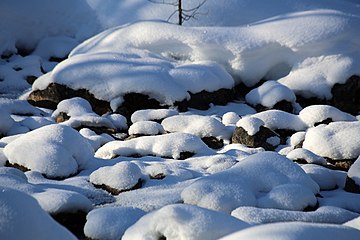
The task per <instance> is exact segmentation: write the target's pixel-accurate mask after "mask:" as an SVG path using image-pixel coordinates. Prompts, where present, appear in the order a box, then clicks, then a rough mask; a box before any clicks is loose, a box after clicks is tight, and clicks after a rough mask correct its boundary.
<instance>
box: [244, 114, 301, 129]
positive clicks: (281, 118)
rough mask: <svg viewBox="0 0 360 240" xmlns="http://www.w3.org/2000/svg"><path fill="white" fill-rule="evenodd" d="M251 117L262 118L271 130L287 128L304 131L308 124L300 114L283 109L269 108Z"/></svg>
mask: <svg viewBox="0 0 360 240" xmlns="http://www.w3.org/2000/svg"><path fill="white" fill-rule="evenodd" d="M251 117H254V118H258V119H260V120H262V121H263V122H264V123H265V127H267V128H270V129H271V130H276V129H286V130H294V131H303V130H305V129H307V126H306V125H305V123H304V122H303V121H302V120H301V119H300V118H299V116H298V115H295V114H291V113H288V112H284V111H281V110H267V111H263V112H259V113H256V114H253V115H252V116H251Z"/></svg>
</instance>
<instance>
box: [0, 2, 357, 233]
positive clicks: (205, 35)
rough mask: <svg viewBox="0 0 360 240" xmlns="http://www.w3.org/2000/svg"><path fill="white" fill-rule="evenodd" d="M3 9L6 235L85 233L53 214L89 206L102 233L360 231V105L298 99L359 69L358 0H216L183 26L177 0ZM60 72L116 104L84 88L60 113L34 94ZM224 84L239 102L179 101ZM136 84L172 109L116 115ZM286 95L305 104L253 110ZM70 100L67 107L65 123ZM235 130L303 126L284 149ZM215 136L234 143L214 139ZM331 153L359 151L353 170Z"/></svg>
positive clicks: (327, 90)
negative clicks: (96, 105) (104, 104)
mask: <svg viewBox="0 0 360 240" xmlns="http://www.w3.org/2000/svg"><path fill="white" fill-rule="evenodd" d="M199 2H200V0H197V1H183V7H184V8H185V9H191V8H193V7H195V6H196V5H197V4H198V3H199ZM0 9H1V10H2V11H0V19H1V21H0V29H1V30H0V96H1V98H0V195H1V197H0V202H1V203H0V206H1V207H0V212H1V211H2V212H1V213H0V215H1V216H2V218H1V220H0V238H1V239H3V238H4V239H28V238H31V239H49V238H51V239H75V236H73V235H72V234H71V233H70V232H68V231H67V230H66V229H65V228H64V227H61V226H60V225H59V224H58V223H56V222H55V221H53V220H52V219H51V218H50V217H49V214H61V213H65V214H66V213H72V214H73V213H76V212H84V213H88V214H87V222H86V224H85V227H84V233H85V235H86V237H88V238H92V239H120V238H121V237H122V235H123V234H125V236H124V239H142V238H143V239H147V238H150V239H151V238H152V237H153V238H155V239H159V238H164V237H166V238H168V239H170V238H171V239H172V238H174V239H218V238H221V237H226V235H229V234H231V233H233V232H236V233H234V235H232V236H231V235H230V236H228V238H230V239H231V238H233V239H240V238H241V239H246V238H248V239H256V238H259V239H359V238H360V236H359V231H358V230H357V229H359V228H360V227H359V217H358V216H359V214H360V208H359V201H360V199H359V196H360V195H359V194H355V193H350V192H346V191H345V190H344V187H345V182H346V180H347V178H348V177H349V178H352V179H353V180H354V181H355V182H356V183H359V182H360V181H359V179H358V177H359V171H360V170H359V167H358V165H359V164H358V162H359V160H358V159H359V155H360V152H359V143H360V139H359V137H358V136H360V134H359V133H360V132H359V129H360V126H359V120H360V116H352V115H351V114H348V113H346V112H342V111H341V110H339V109H337V108H335V107H332V106H330V105H313V106H307V107H305V108H304V109H301V107H300V105H299V104H298V103H297V102H296V97H295V95H296V96H297V97H299V95H300V96H302V97H316V98H320V99H328V100H330V99H331V97H332V92H331V89H332V87H333V86H334V85H335V84H342V83H345V81H346V80H347V79H348V78H349V77H350V76H352V75H360V72H359V69H360V64H359V62H360V58H359V56H360V54H359V49H360V45H359V42H360V33H359V31H358V26H359V25H360V15H359V10H360V4H359V3H358V2H357V1H355V0H346V1H344V0H318V1H313V0H292V1H289V0H253V1H248V0H223V1H216V0H207V1H206V2H205V3H204V5H203V6H201V8H200V9H199V12H198V13H199V14H198V15H196V19H190V21H185V22H184V25H183V26H178V25H175V24H172V23H176V14H175V15H174V16H173V17H171V18H170V19H169V20H168V22H170V23H167V22H166V21H165V20H166V19H168V17H169V16H170V14H172V13H173V11H174V10H176V7H175V6H172V5H164V4H154V3H151V2H150V1H147V0H123V1H117V0H108V1H106V3H105V2H104V1H100V0H73V1H70V0H63V1H55V2H51V3H49V2H48V1H45V0H33V1H31V2H29V1H26V0H16V1H10V0H3V1H1V2H0ZM29 13H31V14H29ZM63 59H65V60H64V61H62V60H63ZM58 62H60V63H58ZM37 77H40V78H38V79H37V80H36V81H35V83H34V84H33V86H32V89H29V88H30V87H31V85H32V84H31V83H32V81H33V80H34V79H35V78H37ZM52 82H56V83H60V84H65V85H67V86H69V87H71V88H74V89H80V88H81V89H85V90H88V91H89V92H90V93H92V94H93V95H94V96H95V97H96V98H98V99H102V100H106V101H108V102H109V103H110V106H111V108H112V110H113V112H109V113H106V114H104V115H102V116H100V115H98V114H96V113H94V112H93V110H92V107H91V105H90V104H89V102H87V101H86V100H84V99H81V98H72V99H66V100H64V101H62V102H60V103H59V105H58V106H57V109H56V110H55V111H53V110H50V109H42V108H39V107H34V106H32V105H30V104H29V103H28V102H27V101H26V98H27V96H28V95H29V94H30V91H34V90H36V89H44V88H45V87H46V86H48V84H50V83H52ZM243 85H245V88H244V87H243ZM235 86H236V88H233V87H235ZM219 89H227V91H229V94H230V95H232V94H236V100H234V101H232V102H229V103H228V104H226V105H224V106H215V105H213V104H212V103H210V104H209V109H207V110H197V109H189V111H186V112H181V113H179V110H182V109H181V108H179V110H178V109H176V106H177V104H178V101H183V100H189V99H190V97H191V96H193V94H195V93H200V92H202V91H207V92H213V91H217V90H219ZM128 93H142V94H145V95H148V96H149V97H150V98H152V99H156V100H158V101H159V102H160V105H162V106H161V107H163V108H164V109H144V110H139V111H136V112H135V113H133V114H132V116H131V122H130V121H129V119H126V118H125V117H124V116H122V115H120V114H118V113H117V112H116V111H115V110H117V109H119V108H118V107H120V106H121V105H122V103H123V101H124V96H125V95H126V94H128ZM246 93H247V94H246ZM20 95H21V96H20ZM239 95H241V96H239ZM19 96H20V97H19ZM18 97H19V99H15V98H18ZM230 97H232V96H230ZM10 98H14V99H10ZM193 100H194V99H193ZM282 100H286V101H289V102H290V103H291V104H292V106H293V108H294V111H293V114H291V113H286V112H284V111H280V110H268V111H264V112H260V113H256V111H255V109H254V108H253V107H255V106H256V105H258V104H261V105H263V106H265V107H266V108H271V107H273V106H274V104H276V103H277V102H279V101H282ZM298 100H299V103H302V102H301V98H298ZM324 102H325V101H324ZM328 102H331V101H328ZM128 103H129V102H128ZM130 104H132V103H130ZM248 104H249V105H251V106H253V107H251V106H249V105H248ZM185 105H186V104H185ZM165 108H168V109H165ZM60 112H63V113H66V114H67V115H68V116H69V117H70V119H69V120H67V121H64V122H63V123H56V122H55V121H54V119H55V118H56V117H57V116H58V115H59V113H60ZM329 121H332V123H330V124H328V122H329ZM160 122H162V125H161V124H160ZM319 123H325V124H326V125H325V124H323V125H319V126H316V127H315V125H318V124H319ZM128 124H129V126H128ZM131 124H132V125H131ZM69 126H71V127H69ZM236 126H238V127H239V126H241V127H243V128H244V129H245V130H246V131H247V132H248V133H249V134H250V135H253V134H255V133H256V132H258V130H259V128H260V126H264V127H267V128H270V129H271V130H274V131H276V130H278V129H279V130H289V131H288V132H289V135H290V134H292V136H291V137H290V138H287V141H286V144H285V145H280V146H278V147H277V148H276V150H275V151H276V152H279V153H281V154H283V155H284V156H281V155H279V154H277V153H275V152H264V149H262V148H248V147H246V146H244V145H241V144H232V143H231V140H230V137H231V134H232V133H233V132H234V131H235V128H236ZM97 127H100V128H97ZM103 127H105V128H111V130H112V131H114V132H115V133H113V134H112V135H108V134H105V133H101V131H102V130H103V129H102V128H103ZM128 127H129V128H128ZM72 128H76V129H80V128H81V129H80V130H79V132H77V131H75V130H74V129H72ZM93 130H96V133H95V132H94V131H93ZM167 131H169V132H173V133H166V132H167ZM97 133H98V134H97ZM127 133H129V134H137V135H152V134H163V135H158V136H143V137H138V138H135V139H130V138H131V137H130V138H127V137H128V134H127ZM204 136H215V137H217V138H220V139H221V140H224V141H223V143H224V147H223V148H221V149H219V150H217V151H215V150H212V149H210V148H208V147H207V146H206V145H205V144H204V142H202V141H201V139H200V138H201V137H204ZM115 139H117V141H115ZM119 139H122V141H119ZM283 140H285V139H283ZM304 140H305V141H304ZM303 141H304V143H303V144H301V143H302V142H303ZM267 142H268V143H271V144H274V145H278V144H279V138H277V137H275V138H269V139H267ZM301 145H303V146H302V147H303V148H299V147H301ZM94 151H96V154H94ZM192 154H194V155H193V156H191V155H192ZM94 155H95V156H94ZM285 156H286V157H285ZM110 158H111V160H109V159H110ZM183 158H186V159H185V160H181V161H179V159H183ZM325 158H332V159H334V160H343V159H345V160H355V159H357V161H356V162H355V163H354V164H353V165H352V166H351V167H350V169H349V171H348V172H346V171H338V170H331V168H333V166H328V163H326V161H325V160H324V159H325ZM298 159H303V160H305V161H307V162H308V164H304V165H302V164H299V163H296V162H293V161H292V160H298ZM8 164H18V165H22V166H24V167H26V168H28V169H29V171H27V172H26V173H23V172H22V171H20V170H18V169H16V168H14V167H5V166H8ZM326 167H330V168H326ZM49 178H55V179H49ZM139 180H140V181H141V188H138V189H133V190H130V188H132V187H133V186H134V185H135V184H137V183H140V182H139ZM94 185H100V186H101V185H107V186H109V187H110V188H116V189H118V190H129V191H125V192H121V193H120V194H119V195H115V196H114V195H111V194H109V193H108V192H107V191H105V190H103V189H100V188H97V187H98V186H94ZM139 185H140V184H139ZM103 187H104V186H103ZM189 204H191V205H189ZM318 206H319V207H318ZM307 207H313V208H316V209H314V211H310V212H307V209H306V208H307ZM304 210H305V211H304ZM230 214H231V215H232V216H231V215H230ZM352 219H353V220H352ZM69 220H72V219H69ZM294 221H295V222H294ZM296 221H302V222H308V223H301V222H296ZM274 222H278V223H277V224H267V223H274ZM290 222H293V223H290ZM345 222H346V223H345ZM318 223H322V224H318ZM329 223H332V224H331V225H330V224H329ZM343 223H345V224H343ZM249 224H259V226H254V227H251V225H249ZM346 226H350V227H352V228H349V227H346ZM79 227H80V228H81V227H83V226H79ZM76 237H78V238H83V237H84V236H76Z"/></svg>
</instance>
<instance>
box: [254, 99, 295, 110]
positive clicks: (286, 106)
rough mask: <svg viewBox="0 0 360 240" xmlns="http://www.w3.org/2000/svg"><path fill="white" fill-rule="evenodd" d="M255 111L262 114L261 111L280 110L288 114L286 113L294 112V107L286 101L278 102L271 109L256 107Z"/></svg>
mask: <svg viewBox="0 0 360 240" xmlns="http://www.w3.org/2000/svg"><path fill="white" fill-rule="evenodd" d="M255 109H256V111H258V112H262V111H266V110H270V109H277V110H281V111H284V112H288V113H293V112H294V107H293V105H292V103H291V102H288V101H285V100H283V101H280V102H278V103H276V104H275V105H274V106H273V107H270V108H269V107H264V106H263V105H260V104H258V105H256V106H255Z"/></svg>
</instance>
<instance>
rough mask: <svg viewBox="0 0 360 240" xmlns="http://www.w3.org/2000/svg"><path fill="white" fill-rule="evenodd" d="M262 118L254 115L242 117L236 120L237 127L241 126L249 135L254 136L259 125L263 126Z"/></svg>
mask: <svg viewBox="0 0 360 240" xmlns="http://www.w3.org/2000/svg"><path fill="white" fill-rule="evenodd" d="M264 125H265V123H264V121H263V120H261V119H259V118H256V117H252V116H250V117H243V118H241V119H240V120H239V121H237V122H236V126H237V127H241V128H243V129H244V130H245V131H246V132H247V133H248V134H249V135H250V136H254V135H255V134H256V133H257V132H259V130H260V127H262V126H264Z"/></svg>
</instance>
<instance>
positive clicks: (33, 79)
mask: <svg viewBox="0 0 360 240" xmlns="http://www.w3.org/2000/svg"><path fill="white" fill-rule="evenodd" d="M36 79H37V77H35V76H31V75H30V76H27V77H26V78H25V80H26V81H27V82H28V83H29V84H30V85H33V83H34V82H35V80H36Z"/></svg>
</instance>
